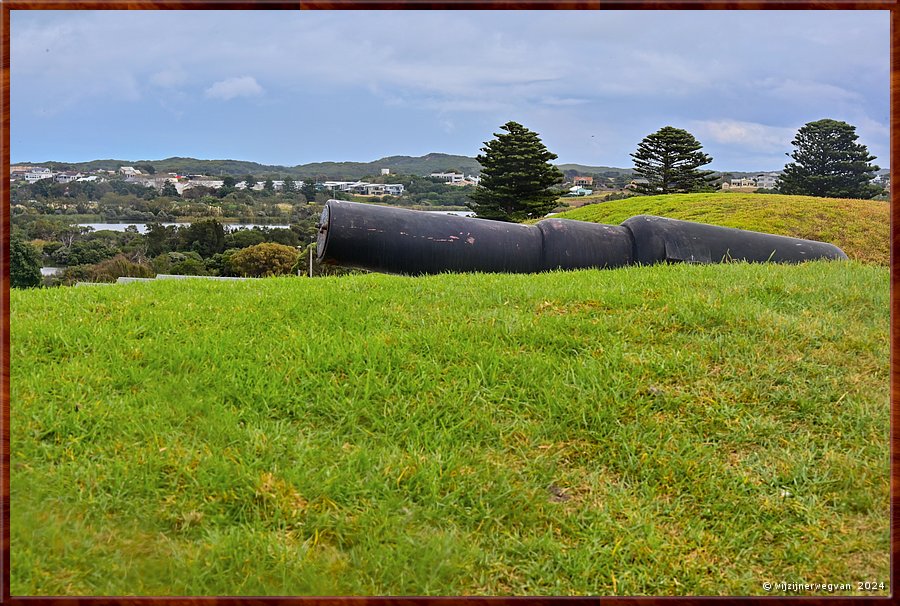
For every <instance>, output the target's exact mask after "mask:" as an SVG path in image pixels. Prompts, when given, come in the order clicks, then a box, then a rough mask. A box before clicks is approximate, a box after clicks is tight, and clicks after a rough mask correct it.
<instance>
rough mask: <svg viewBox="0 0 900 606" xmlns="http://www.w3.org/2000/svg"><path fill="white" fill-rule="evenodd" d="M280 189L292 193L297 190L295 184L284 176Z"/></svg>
mask: <svg viewBox="0 0 900 606" xmlns="http://www.w3.org/2000/svg"><path fill="white" fill-rule="evenodd" d="M281 191H282V192H284V193H286V194H292V193H294V192H295V191H297V184H296V183H295V182H294V180H293V179H291V178H290V177H285V178H284V184H283V185H282V186H281Z"/></svg>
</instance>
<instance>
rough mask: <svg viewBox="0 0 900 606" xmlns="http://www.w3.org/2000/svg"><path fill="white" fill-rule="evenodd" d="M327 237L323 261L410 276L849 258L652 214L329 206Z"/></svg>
mask: <svg viewBox="0 0 900 606" xmlns="http://www.w3.org/2000/svg"><path fill="white" fill-rule="evenodd" d="M318 229H319V235H318V247H317V249H318V258H319V261H321V262H323V263H329V264H333V265H341V266H345V267H356V268H360V269H367V270H370V271H377V272H384V273H393V274H408V275H420V274H436V273H443V272H508V273H536V272H541V271H549V270H554V269H585V268H612V267H621V266H623V265H631V264H635V263H640V264H643V265H649V264H653V263H662V262H687V263H718V262H722V261H729V260H735V261H739V260H742V261H749V262H758V263H764V262H775V263H800V262H802V261H809V260H813V259H846V258H847V255H845V254H844V252H843V251H842V250H841V249H840V248H838V247H837V246H834V245H833V244H827V243H825V242H815V241H813V240H801V239H799V238H789V237H787V236H776V235H773V234H765V233H760V232H755V231H747V230H742V229H733V228H730V227H719V226H717V225H706V224H704V223H694V222H692V221H678V220H676V219H667V218H664V217H653V216H649V215H639V216H636V217H632V218H630V219H627V220H626V221H624V222H622V224H621V225H603V224H600V223H589V222H585V221H573V220H570V219H543V220H541V221H538V222H537V223H536V224H534V225H519V224H517V223H506V222H503V221H489V220H486V219H473V218H468V217H459V216H453V215H444V214H439V213H434V212H426V211H416V210H406V209H402V208H392V207H388V206H376V205H373V204H360V203H357V202H344V201H340V200H329V201H328V202H327V203H326V204H325V209H324V210H323V211H322V216H321V218H320V220H319V224H318Z"/></svg>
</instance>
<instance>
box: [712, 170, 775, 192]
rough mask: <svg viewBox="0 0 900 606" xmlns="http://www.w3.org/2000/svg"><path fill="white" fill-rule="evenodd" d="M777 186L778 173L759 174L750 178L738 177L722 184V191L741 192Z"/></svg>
mask: <svg viewBox="0 0 900 606" xmlns="http://www.w3.org/2000/svg"><path fill="white" fill-rule="evenodd" d="M777 186H778V173H760V174H758V175H754V176H752V177H739V178H737V179H732V180H731V181H726V182H724V183H722V189H739V190H741V191H756V190H757V189H775V187H777Z"/></svg>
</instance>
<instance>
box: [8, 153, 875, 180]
mask: <svg viewBox="0 0 900 606" xmlns="http://www.w3.org/2000/svg"><path fill="white" fill-rule="evenodd" d="M18 164H39V165H41V166H50V165H53V167H54V168H56V169H61V170H116V169H117V168H119V167H120V166H137V165H141V164H143V165H150V166H153V168H155V169H156V172H159V173H168V172H177V173H179V174H203V175H213V176H220V177H224V176H226V175H231V176H233V177H243V176H244V175H247V174H252V175H253V176H254V177H259V178H265V177H269V176H271V177H286V176H288V175H290V176H291V177H292V178H294V179H303V178H315V179H320V180H321V179H334V180H337V179H362V178H363V177H370V176H376V175H380V174H381V169H383V168H387V169H390V171H391V173H394V174H404V175H428V174H430V173H433V172H446V171H458V172H463V173H465V174H467V175H477V174H479V173H480V172H481V165H480V164H479V163H478V160H476V159H475V158H473V157H470V156H458V155H453V154H440V153H431V154H426V155H424V156H387V157H385V158H381V159H379V160H374V161H372V162H312V163H309V164H299V165H297V166H281V165H277V164H260V163H258V162H249V161H245V160H198V159H197V158H181V157H173V158H166V159H165V160H112V159H109V160H91V161H90V162H55V161H48V162H37V163H32V162H19V163H18ZM557 166H558V167H559V169H560V170H561V171H563V173H568V174H569V175H572V174H579V175H585V176H588V175H600V176H604V177H617V176H627V177H631V176H632V175H633V174H634V169H632V168H618V167H615V166H590V165H586V164H557ZM763 172H770V171H717V172H716V174H730V175H732V177H734V178H738V177H745V176H749V175H758V174H760V173H763ZM775 172H780V171H775ZM888 172H890V171H888V170H887V169H882V170H880V171H878V174H886V173H888Z"/></svg>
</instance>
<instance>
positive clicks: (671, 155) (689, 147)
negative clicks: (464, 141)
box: [468, 119, 882, 222]
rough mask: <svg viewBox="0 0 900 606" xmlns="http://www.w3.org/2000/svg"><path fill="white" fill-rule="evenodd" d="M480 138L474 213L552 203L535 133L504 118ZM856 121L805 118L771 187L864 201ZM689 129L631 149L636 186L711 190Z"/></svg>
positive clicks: (864, 165)
mask: <svg viewBox="0 0 900 606" xmlns="http://www.w3.org/2000/svg"><path fill="white" fill-rule="evenodd" d="M500 128H501V130H502V131H505V132H502V133H494V137H495V138H494V139H493V140H491V141H487V142H485V146H484V147H483V148H481V151H482V152H483V153H482V154H480V155H479V156H478V158H477V159H478V161H479V162H480V163H481V165H482V171H481V186H480V187H478V188H476V189H475V191H474V192H473V193H472V194H471V195H470V196H469V198H470V200H469V203H468V207H469V208H470V209H472V210H473V211H475V213H476V216H478V217H480V218H485V219H495V220H500V221H516V222H520V221H524V220H528V219H537V218H540V217H543V216H545V215H546V214H547V213H549V212H550V211H551V210H553V209H554V208H555V207H556V206H557V198H558V195H559V194H558V191H554V189H553V188H554V186H556V185H558V184H559V183H561V182H562V180H563V175H562V173H561V172H560V171H559V169H557V168H556V167H555V166H553V165H552V164H550V160H554V159H556V157H557V156H556V154H553V153H551V152H550V151H548V150H547V148H546V147H545V146H544V144H543V143H542V142H541V140H540V138H539V137H538V135H537V134H536V133H534V132H532V131H530V130H529V129H527V128H525V127H524V126H522V125H521V124H518V123H516V122H507V123H506V124H504V125H503V126H501V127H500ZM857 139H858V136H857V134H856V127H854V126H852V125H850V124H847V123H846V122H841V121H838V120H831V119H823V120H818V121H815V122H810V123H808V124H806V125H805V126H803V127H802V128H800V129H799V131H798V132H797V135H796V136H795V137H794V139H793V141H792V142H791V143H792V145H793V146H794V151H793V153H791V154H790V157H791V158H792V160H793V162H789V163H788V164H786V165H785V167H784V170H783V174H782V175H781V177H780V179H779V183H778V192H779V193H784V194H796V195H808V196H819V197H831V198H860V199H870V198H873V197H875V196H876V195H878V194H879V193H881V191H882V190H881V188H879V187H878V186H876V185H874V184H873V183H872V179H873V178H874V177H875V173H876V172H877V171H878V170H879V167H878V166H876V165H874V164H871V162H872V160H875V156H872V155H870V154H869V152H868V149H867V148H866V146H865V145H862V144H861V143H857ZM702 147H703V146H702V145H701V144H700V142H699V141H697V139H696V138H695V137H694V136H693V135H692V134H691V133H689V132H688V131H686V130H684V129H680V128H675V127H672V126H665V127H663V128H661V129H660V130H658V131H657V132H655V133H652V134H650V135H647V136H646V137H645V138H644V139H643V140H642V141H641V142H640V143H639V144H638V147H637V150H636V151H635V152H634V153H632V154H630V155H631V157H632V159H633V160H634V174H635V176H636V177H637V178H638V179H637V180H636V184H635V187H634V189H635V192H636V193H638V194H647V195H657V194H671V193H693V192H702V191H712V190H713V186H712V183H713V182H714V181H715V180H716V179H717V177H715V176H714V173H713V171H709V170H703V169H702V168H701V167H703V166H705V165H707V164H709V163H710V162H712V160H713V159H712V157H711V156H709V155H708V154H706V153H704V152H703V151H702Z"/></svg>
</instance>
